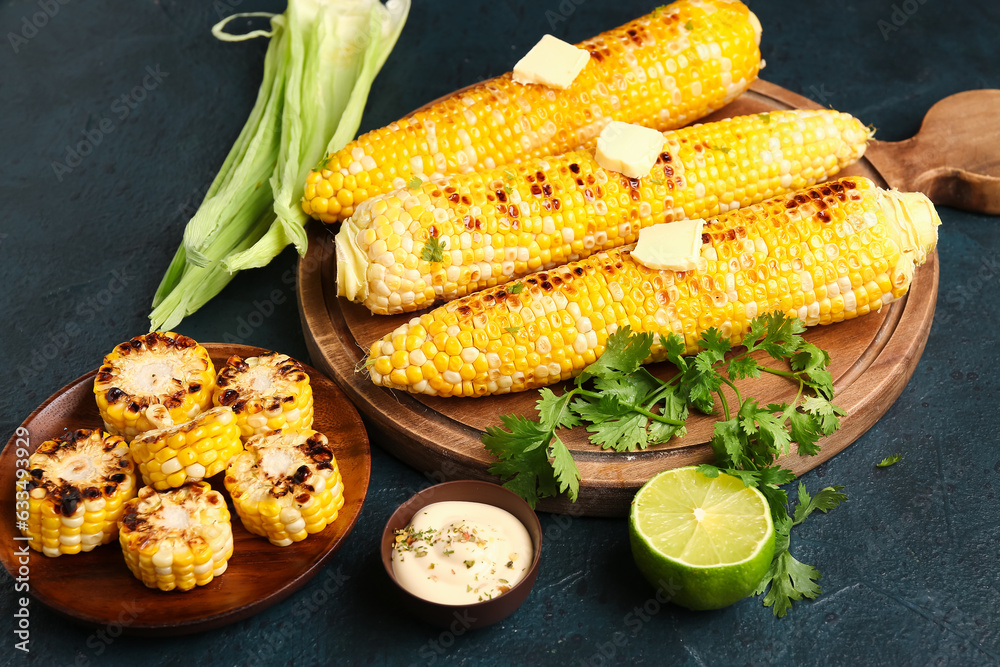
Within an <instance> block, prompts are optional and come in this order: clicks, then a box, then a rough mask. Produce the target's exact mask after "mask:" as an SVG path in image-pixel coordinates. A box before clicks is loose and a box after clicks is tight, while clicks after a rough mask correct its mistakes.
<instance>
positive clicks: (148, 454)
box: [129, 407, 243, 491]
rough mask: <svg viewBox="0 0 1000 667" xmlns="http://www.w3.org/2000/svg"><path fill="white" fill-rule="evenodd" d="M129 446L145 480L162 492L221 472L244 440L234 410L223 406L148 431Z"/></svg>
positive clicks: (241, 447) (240, 449) (241, 446)
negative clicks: (188, 419) (241, 438)
mask: <svg viewBox="0 0 1000 667" xmlns="http://www.w3.org/2000/svg"><path fill="white" fill-rule="evenodd" d="M129 447H130V448H131V450H132V459H133V460H134V461H135V463H136V464H137V465H138V466H139V472H140V473H141V474H142V481H143V483H145V484H148V485H149V486H152V487H153V488H154V489H156V490H158V491H163V490H166V489H170V488H177V487H179V486H181V485H182V484H184V483H185V482H188V481H191V480H199V479H205V478H206V477H211V476H212V475H215V474H217V473H220V472H222V471H223V470H224V469H225V468H226V465H227V464H228V463H229V460H230V459H231V458H233V457H234V456H235V455H236V454H238V453H239V452H241V451H242V450H243V443H242V442H241V441H240V429H239V426H237V424H236V416H235V415H234V414H233V411H232V410H231V409H229V408H227V407H220V408H212V409H211V410H208V411H206V412H203V413H201V414H200V415H198V416H197V417H195V418H194V419H192V420H191V421H189V422H184V423H183V424H176V425H173V426H165V427H163V428H158V429H154V430H152V431H146V432H145V433H143V434H142V435H140V436H139V437H137V438H136V439H135V440H133V441H132V443H131V444H130V445H129Z"/></svg>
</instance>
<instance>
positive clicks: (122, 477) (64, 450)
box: [21, 429, 136, 557]
mask: <svg viewBox="0 0 1000 667" xmlns="http://www.w3.org/2000/svg"><path fill="white" fill-rule="evenodd" d="M28 471H29V476H28V483H27V488H28V521H27V526H26V527H21V533H22V534H24V536H25V537H30V538H31V540H30V541H28V545H29V546H30V547H31V548H32V549H35V550H36V551H41V552H42V553H43V554H45V555H46V556H53V557H54V556H60V555H62V554H76V553H80V552H81V551H90V550H92V549H93V548H94V547H96V546H99V545H101V544H107V543H108V542H110V541H111V540H113V539H114V538H115V536H116V535H117V534H118V523H117V522H118V518H119V517H120V516H121V514H122V510H123V508H124V503H125V501H127V500H129V499H130V498H134V497H135V493H136V484H135V471H134V470H133V468H132V459H131V457H130V456H129V451H128V445H127V444H125V441H124V440H122V438H121V437H119V436H117V435H110V434H108V433H104V432H102V431H99V430H98V431H91V430H88V429H80V430H76V431H67V432H66V433H64V434H63V435H61V436H59V437H58V438H56V439H54V440H47V441H45V442H43V443H42V444H41V445H39V447H38V449H36V450H35V452H34V453H33V454H32V455H31V456H30V457H29V458H28Z"/></svg>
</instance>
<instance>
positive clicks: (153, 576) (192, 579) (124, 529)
mask: <svg viewBox="0 0 1000 667" xmlns="http://www.w3.org/2000/svg"><path fill="white" fill-rule="evenodd" d="M118 526H119V528H120V533H119V536H118V541H119V542H120V543H121V547H122V553H123V554H124V555H125V564H126V565H128V569H129V570H130V571H131V572H132V574H134V575H135V576H136V578H138V579H139V580H140V581H142V583H144V584H145V585H146V586H148V587H150V588H159V589H160V590H161V591H172V590H174V589H175V588H176V589H180V590H182V591H189V590H191V589H192V588H194V587H195V586H204V585H205V584H207V583H209V582H210V581H212V579H214V578H215V577H218V576H219V575H221V574H222V573H223V572H225V571H226V567H227V566H228V562H229V557H230V556H232V555H233V526H232V523H231V522H230V516H229V509H228V508H227V507H226V500H225V498H223V497H222V494H221V493H219V492H218V491H213V490H212V487H210V486H209V485H208V482H189V483H187V484H185V485H184V486H182V487H180V488H178V489H171V490H170V491H165V492H156V491H154V490H153V489H152V488H150V487H148V486H145V487H143V488H142V489H141V490H140V491H139V497H138V498H135V499H133V500H131V501H129V502H128V503H126V505H125V512H124V514H123V515H122V518H121V520H120V521H119V522H118Z"/></svg>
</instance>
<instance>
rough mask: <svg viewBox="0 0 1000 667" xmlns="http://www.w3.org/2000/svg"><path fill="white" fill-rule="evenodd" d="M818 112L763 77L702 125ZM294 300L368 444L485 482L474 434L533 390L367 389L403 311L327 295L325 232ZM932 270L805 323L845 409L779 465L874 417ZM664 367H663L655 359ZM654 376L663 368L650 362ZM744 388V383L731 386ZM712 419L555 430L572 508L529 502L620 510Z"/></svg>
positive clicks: (328, 237) (923, 337) (799, 463)
mask: <svg viewBox="0 0 1000 667" xmlns="http://www.w3.org/2000/svg"><path fill="white" fill-rule="evenodd" d="M792 108H819V107H818V106H817V105H816V104H815V103H813V102H811V101H810V100H807V99H806V98H804V97H801V96H799V95H796V94H794V93H791V92H789V91H787V90H784V89H783V88H780V87H778V86H775V85H773V84H769V83H767V82H764V81H758V82H756V83H755V84H754V85H753V87H752V88H751V90H750V91H749V92H747V93H746V94H744V95H743V96H741V97H740V98H739V99H737V100H736V101H734V102H733V103H732V104H730V105H729V106H727V107H725V108H724V109H721V110H720V111H718V112H716V113H715V114H713V115H711V116H709V117H708V118H707V119H706V120H719V119H721V118H725V117H728V116H736V115H741V114H750V113H760V112H763V111H768V110H774V109H792ZM851 174H854V175H863V176H867V177H868V178H871V179H872V180H873V181H875V182H876V183H877V184H879V185H880V186H883V187H885V186H886V182H885V179H883V178H882V176H881V174H880V173H879V171H878V170H877V169H875V167H874V166H873V165H872V164H871V163H870V162H869V161H867V160H866V159H862V160H861V161H859V162H858V163H856V164H855V165H852V167H850V168H849V169H847V170H845V171H844V172H842V175H851ZM298 273H299V280H298V298H299V311H300V313H301V316H302V325H303V329H304V331H305V335H306V344H307V345H308V347H309V351H310V354H311V355H312V359H313V361H314V362H315V363H316V364H317V365H319V366H320V368H323V369H324V370H326V371H327V372H329V373H330V375H331V376H332V377H333V378H334V379H335V380H336V381H337V382H338V383H339V384H340V386H341V387H343V388H344V390H345V391H346V392H347V395H348V396H349V397H350V398H351V400H352V401H353V402H354V404H355V405H356V406H358V409H359V410H360V411H361V413H362V414H363V415H364V416H365V417H366V418H367V420H368V423H369V425H370V427H371V428H373V429H374V432H375V433H377V442H378V443H379V444H381V445H382V446H383V447H385V448H386V449H388V450H389V451H390V452H392V453H393V454H395V455H396V456H397V457H399V458H400V459H402V460H403V461H405V462H407V463H409V464H410V465H412V466H414V467H416V468H418V469H420V470H422V471H425V472H426V473H427V474H428V475H429V476H430V477H432V478H433V479H436V480H444V479H462V478H475V479H495V478H491V476H490V475H489V474H488V473H487V469H488V468H489V466H490V465H492V463H494V459H493V458H492V456H491V455H490V454H489V453H488V452H487V451H486V450H485V449H484V448H483V445H482V443H481V442H480V440H479V438H480V435H481V434H482V431H483V430H484V429H485V428H486V427H487V426H490V425H496V424H499V423H500V419H499V417H500V415H503V414H507V413H515V414H523V415H529V416H532V417H534V416H535V415H536V413H535V410H534V405H535V401H537V400H538V392H536V391H529V392H524V393H519V394H508V395H504V396H492V397H487V398H478V399H477V398H435V397H431V396H415V395H410V394H406V393H404V392H392V391H389V390H386V389H383V388H380V387H376V386H374V385H373V384H372V383H371V382H370V381H369V379H368V378H367V376H365V375H364V374H362V373H356V372H355V367H356V366H357V365H358V362H359V361H361V359H362V357H363V356H364V355H365V354H366V353H367V351H368V349H369V347H370V346H371V343H372V342H374V341H375V340H378V339H379V338H381V337H382V336H383V335H384V334H386V333H388V332H390V331H392V330H393V329H395V328H396V327H398V326H399V325H400V324H402V323H404V322H406V321H407V320H409V319H410V318H411V317H413V314H404V315H396V316H390V317H386V316H377V315H372V314H371V313H369V312H368V310H367V309H365V308H364V307H363V306H360V305H357V304H353V303H349V302H347V301H345V300H343V299H338V297H337V292H336V262H335V261H334V243H333V230H331V229H328V228H325V227H323V226H320V225H313V226H312V227H311V229H310V243H309V252H308V253H307V254H306V256H305V257H304V258H303V259H302V260H300V261H299V269H298ZM937 283H938V265H937V256H936V255H933V256H932V257H931V259H930V260H929V261H928V263H927V264H926V265H925V266H923V267H921V268H919V269H918V270H917V272H916V274H915V277H914V280H913V284H912V286H911V288H910V292H909V294H908V295H907V296H906V297H905V298H904V299H902V300H900V301H898V302H896V303H893V304H891V305H889V306H887V307H885V308H883V309H882V310H881V312H878V313H871V314H869V315H866V316H865V317H861V318H858V319H856V320H852V321H849V322H842V323H840V324H836V325H833V326H828V327H815V328H813V329H811V330H810V331H809V332H808V334H807V338H808V339H809V340H810V341H812V342H813V343H815V344H816V345H819V346H820V347H822V348H823V349H825V350H827V351H829V352H830V355H831V357H832V362H831V366H830V370H831V372H832V373H833V377H834V380H835V383H836V389H837V398H836V401H835V402H836V404H837V405H839V406H840V407H842V408H844V409H845V410H847V413H848V416H847V417H846V418H844V419H843V420H842V422H841V423H842V426H841V429H840V430H839V431H838V432H837V433H835V434H834V435H832V436H830V437H828V438H826V439H825V440H824V441H822V446H823V450H822V452H821V453H820V454H819V455H817V456H813V457H807V458H800V457H798V456H790V457H787V458H786V459H785V460H784V465H786V466H787V467H789V468H791V469H792V470H793V471H795V473H796V474H801V473H803V472H805V471H806V470H809V469H811V468H813V467H815V466H817V465H819V464H820V463H822V462H823V461H825V460H827V459H829V458H830V457H831V456H833V455H834V454H836V453H837V452H839V451H841V450H842V449H844V448H845V447H847V446H848V445H849V444H851V443H852V442H854V440H856V439H857V438H858V437H859V436H860V435H861V434H862V433H864V432H865V431H866V430H868V428H870V427H871V426H872V424H874V423H875V422H876V421H877V420H878V419H879V417H881V416H882V415H883V414H884V413H885V411H886V410H888V409H889V406H890V405H892V403H893V402H894V401H895V400H896V398H897V397H898V396H899V394H900V393H901V392H902V391H903V388H904V387H905V386H906V383H907V381H908V380H909V379H910V376H911V375H912V374H913V369H914V368H915V367H916V364H917V361H918V360H919V358H920V354H921V353H922V352H923V349H924V344H925V343H926V341H927V335H928V333H929V331H930V326H931V321H932V319H933V314H934V304H935V301H936V298H937ZM660 366H664V365H660ZM653 370H654V372H657V373H663V372H665V368H663V367H661V368H656V369H653ZM743 384H744V385H747V384H748V383H746V382H745V383H743ZM747 391H749V392H750V395H752V396H755V397H757V398H758V399H760V400H761V402H762V403H763V402H772V401H780V400H790V399H791V398H793V397H794V394H795V392H794V390H793V387H791V386H790V385H788V384H786V383H785V382H784V381H783V380H781V379H780V378H776V377H773V376H769V377H767V378H762V379H759V380H751V381H750V383H749V386H748V389H747ZM714 421H715V419H714V418H712V417H705V416H692V417H691V419H689V420H688V434H687V436H685V437H684V438H682V439H680V440H676V439H675V440H672V441H670V442H668V443H665V444H662V445H658V446H655V447H651V448H650V449H648V450H645V451H641V452H634V453H629V454H624V453H618V452H610V451H602V450H600V449H599V448H597V447H596V446H594V445H592V444H590V443H589V442H588V441H587V438H586V436H587V433H586V431H585V430H584V429H583V428H577V429H574V430H573V431H571V432H569V433H562V432H561V433H560V437H562V438H563V440H564V441H565V442H566V444H567V445H568V446H569V448H570V450H571V451H572V452H573V456H574V458H575V459H576V462H577V466H578V467H579V469H580V474H581V483H580V495H579V498H578V500H577V503H576V505H575V506H573V505H571V504H570V503H569V501H568V500H567V499H565V498H558V499H549V500H545V501H542V502H541V503H539V509H542V510H546V511H555V512H566V513H574V514H580V513H584V514H591V515H601V516H619V515H624V514H625V513H626V512H627V510H628V505H629V502H630V501H631V499H632V496H633V495H635V492H636V490H638V488H639V487H640V486H641V485H642V484H643V483H644V482H645V481H646V480H647V479H649V478H650V477H651V476H652V475H654V474H655V473H657V472H659V471H661V470H665V469H667V468H674V467H678V466H682V465H690V464H695V463H702V462H708V461H710V460H711V459H712V453H711V449H710V448H709V446H708V441H709V439H710V438H711V433H712V425H713V423H714Z"/></svg>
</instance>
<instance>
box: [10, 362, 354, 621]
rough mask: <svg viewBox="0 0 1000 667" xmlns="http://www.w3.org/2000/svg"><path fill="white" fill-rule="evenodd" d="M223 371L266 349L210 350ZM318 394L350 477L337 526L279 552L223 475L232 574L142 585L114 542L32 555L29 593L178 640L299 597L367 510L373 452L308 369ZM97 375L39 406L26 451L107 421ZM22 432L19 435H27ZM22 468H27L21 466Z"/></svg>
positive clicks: (350, 412) (342, 403)
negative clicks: (163, 587) (239, 510)
mask: <svg viewBox="0 0 1000 667" xmlns="http://www.w3.org/2000/svg"><path fill="white" fill-rule="evenodd" d="M205 347H206V348H207V349H208V351H209V353H210V354H211V356H212V361H213V362H214V363H215V365H216V368H217V369H218V368H219V367H221V366H222V365H223V364H225V362H226V359H228V358H229V356H230V355H233V354H238V355H240V356H242V357H244V358H246V357H249V356H254V355H257V354H261V353H263V352H266V350H263V349H261V348H256V347H250V346H248V345H227V344H213V343H207V344H205ZM305 368H306V372H307V373H308V374H309V379H310V383H311V385H312V388H313V400H314V425H313V428H314V429H315V430H317V431H320V432H321V433H323V434H325V435H326V436H327V437H328V438H329V440H330V444H331V446H332V448H333V450H334V455H335V456H336V459H337V465H338V467H339V468H340V473H341V475H342V477H343V480H344V506H343V508H341V510H340V513H339V515H338V517H337V520H336V521H335V522H334V523H333V524H332V525H330V526H327V528H326V529H325V530H323V531H322V532H320V533H317V534H315V535H310V536H309V537H308V538H307V539H305V540H303V541H302V542H298V543H295V544H292V545H289V546H287V547H277V546H274V545H272V544H270V543H269V542H268V541H267V540H266V539H264V538H262V537H258V536H256V535H252V534H251V533H249V532H247V530H246V529H244V528H243V525H242V524H241V523H240V521H239V517H238V516H237V515H236V513H235V511H233V509H232V503H231V502H230V501H229V495H228V493H227V492H226V490H225V488H224V486H223V483H222V476H223V474H224V473H220V474H219V475H216V476H215V477H212V478H210V479H209V482H210V483H211V485H212V488H214V489H216V490H218V491H220V492H221V493H222V494H223V495H224V496H225V497H226V500H227V502H229V505H230V512H231V514H232V516H233V518H232V522H233V540H234V549H233V556H232V558H231V559H230V560H229V568H228V569H227V570H226V572H225V573H224V574H222V575H221V576H220V577H217V578H215V579H214V580H212V582H211V583H209V584H208V585H207V586H199V587H196V588H195V589H194V590H191V591H187V592H181V591H170V592H163V591H159V590H153V589H149V588H146V587H145V586H144V585H143V584H142V582H140V581H139V580H138V579H136V578H135V577H133V576H132V573H131V572H129V570H128V568H127V567H126V566H125V561H124V559H123V557H122V554H121V548H120V547H119V545H118V541H117V539H116V540H115V541H113V542H111V543H109V544H106V545H103V546H100V547H98V548H96V549H94V550H93V551H91V552H89V553H80V554H75V555H64V556H59V557H58V558H48V557H46V556H43V555H42V554H41V553H38V552H36V551H31V553H30V556H29V562H28V568H29V570H30V586H31V595H32V596H33V597H34V598H35V599H36V600H38V601H40V602H42V603H43V604H45V605H46V606H48V607H51V608H52V609H54V610H55V611H57V612H59V613H60V614H63V615H65V616H68V617H70V618H72V619H74V620H77V621H81V622H83V623H85V624H88V625H95V626H98V625H107V624H110V623H121V624H122V626H123V627H124V628H125V631H126V632H130V633H134V634H150V635H177V634H187V633H191V632H200V631H202V630H208V629H211V628H217V627H220V626H223V625H227V624H229V623H233V622H235V621H238V620H241V619H244V618H246V617H248V616H251V615H253V614H255V613H257V612H259V611H261V610H263V609H265V608H267V607H269V606H271V605H273V604H275V603H277V602H279V601H281V600H283V599H284V598H286V597H287V596H288V595H290V594H291V593H293V592H294V591H296V590H298V589H299V588H300V587H302V586H303V585H304V584H305V583H306V582H308V581H309V580H310V579H312V577H313V576H314V575H315V574H316V573H317V572H318V571H319V570H320V568H321V567H322V566H323V565H324V564H325V563H326V562H327V561H328V560H329V559H330V558H331V557H332V556H333V554H334V553H335V552H336V551H337V549H338V547H340V545H341V543H342V542H343V540H344V538H346V537H347V535H348V534H349V533H350V532H351V529H352V528H353V527H354V524H355V522H356V521H357V519H358V516H359V515H360V513H361V506H362V504H363V503H364V500H365V495H366V493H367V491H368V479H369V476H370V474H371V451H370V449H369V446H368V437H367V434H366V432H365V428H364V425H363V424H362V422H361V418H360V416H359V415H358V413H357V411H356V410H355V409H354V408H353V407H352V406H351V404H350V402H348V400H347V398H346V397H345V396H344V393H343V392H342V391H341V390H340V389H339V388H338V387H337V385H335V384H334V383H333V382H331V381H330V380H329V379H328V378H326V377H324V376H323V375H322V374H321V373H320V372H319V371H317V370H316V369H313V368H310V367H308V366H306V367H305ZM96 372H97V371H96V370H94V371H92V372H90V373H87V374H86V375H84V376H82V377H80V378H78V379H76V380H74V381H73V382H71V383H69V384H68V385H66V386H65V387H63V388H62V389H60V390H59V391H58V392H56V393H55V394H54V395H53V396H52V397H50V398H49V399H48V400H47V401H46V402H45V403H43V404H42V405H41V406H39V408H38V409H37V410H35V411H34V412H33V413H32V414H31V416H29V417H28V418H27V419H26V420H25V421H24V423H23V424H22V427H23V428H24V429H27V432H28V436H27V438H28V440H29V445H28V450H29V451H34V450H35V449H36V448H37V447H38V445H40V444H42V442H44V441H45V440H48V439H51V438H53V437H55V436H57V435H59V434H60V433H62V432H63V430H64V429H66V428H69V429H75V428H96V427H99V426H100V424H101V418H100V415H99V414H98V411H97V404H96V403H95V401H94V393H93V384H94V375H95V374H96ZM22 432H23V431H22ZM17 447H18V443H17V435H16V434H15V435H14V436H13V437H12V438H11V439H10V441H9V442H8V443H7V446H6V448H4V450H3V453H2V454H0V517H2V520H0V561H2V562H3V565H4V567H6V568H7V571H8V572H10V573H11V575H12V576H17V575H16V573H17V571H18V568H19V567H20V563H19V562H18V560H17V557H16V556H15V553H14V551H15V549H17V548H20V547H22V546H24V545H26V544H27V543H26V542H23V541H15V540H14V538H15V536H19V535H20V532H19V531H18V530H17V529H16V526H15V524H14V513H15V512H14V509H15V508H14V490H15V489H14V484H15V479H16V477H15V475H16V468H17V466H16V465H15V464H16V461H15V459H16V456H15V450H16V448H17ZM22 467H23V466H22Z"/></svg>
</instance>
